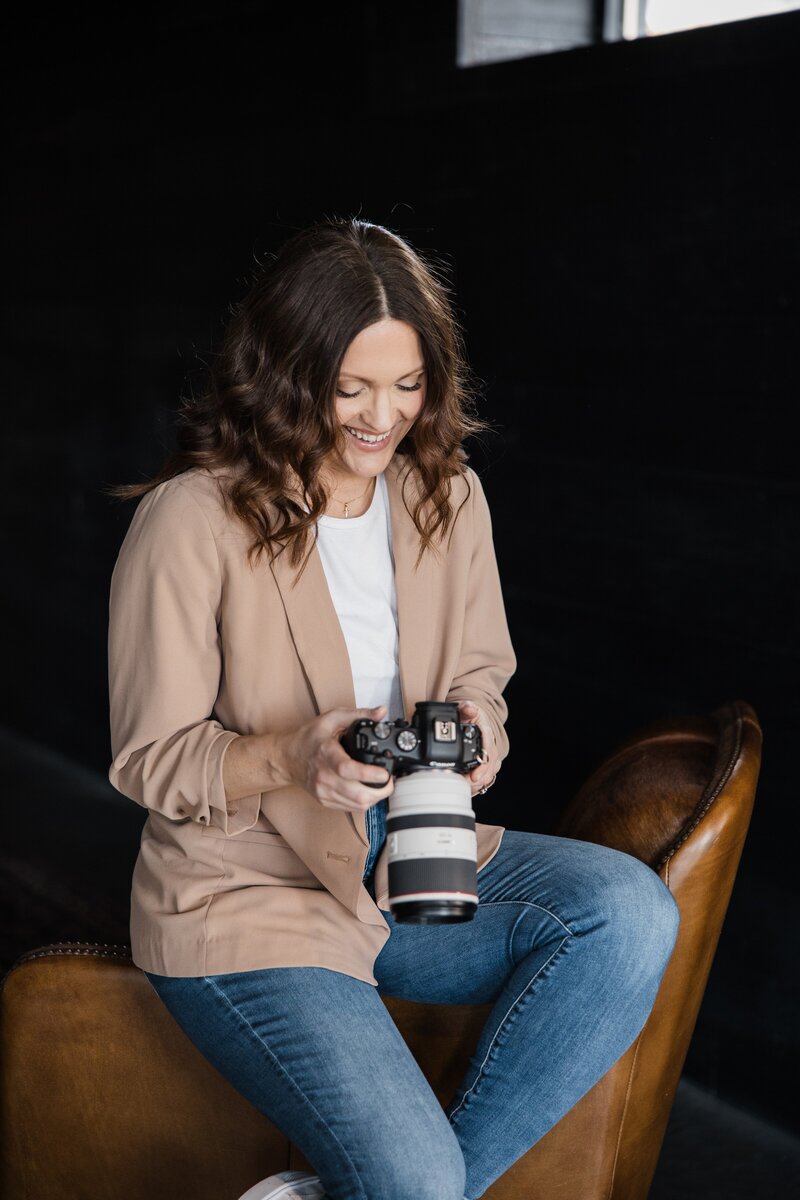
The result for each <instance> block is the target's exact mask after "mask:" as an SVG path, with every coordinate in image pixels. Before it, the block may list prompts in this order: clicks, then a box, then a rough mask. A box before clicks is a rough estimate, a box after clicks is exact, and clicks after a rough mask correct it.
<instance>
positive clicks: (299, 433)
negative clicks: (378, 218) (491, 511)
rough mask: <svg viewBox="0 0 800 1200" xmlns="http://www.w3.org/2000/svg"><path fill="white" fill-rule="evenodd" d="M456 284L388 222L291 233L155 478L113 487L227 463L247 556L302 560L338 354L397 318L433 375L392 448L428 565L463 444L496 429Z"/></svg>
mask: <svg viewBox="0 0 800 1200" xmlns="http://www.w3.org/2000/svg"><path fill="white" fill-rule="evenodd" d="M450 291H451V289H450V286H449V282H448V280H447V274H446V270H445V268H444V267H443V266H442V264H441V263H439V262H438V261H436V260H434V259H433V258H432V257H430V258H423V256H422V255H421V254H420V253H419V252H417V251H416V250H414V249H413V248H412V247H411V246H410V245H409V244H408V243H407V242H406V241H404V240H403V238H401V237H400V236H399V235H398V234H396V233H393V232H392V231H391V230H389V229H386V228H385V227H384V226H382V225H374V224H372V223H370V222H368V221H363V220H360V219H358V218H354V217H350V218H343V217H330V218H327V219H326V220H324V221H321V222H319V223H317V224H314V225H311V226H310V227H308V228H306V229H302V230H300V231H299V232H296V233H294V234H293V235H292V236H291V237H289V238H288V240H287V241H286V242H284V244H283V245H282V246H281V248H280V249H279V250H278V252H277V253H276V254H274V255H271V256H270V259H269V261H268V262H267V264H266V265H265V266H263V267H262V268H261V269H260V270H259V272H258V273H257V275H256V276H255V278H254V279H253V281H252V284H251V286H250V288H249V290H248V292H247V294H246V295H245V296H244V298H243V299H242V300H241V301H240V303H239V304H237V305H236V306H235V307H234V308H233V309H232V314H231V319H230V321H229V322H228V325H227V327H226V330H225V335H224V338H223V341H222V346H221V348H220V351H219V353H218V354H217V355H216V356H215V357H214V359H213V360H212V363H211V365H210V368H209V372H208V379H207V384H206V386H205V387H204V389H203V390H202V391H201V392H199V393H198V394H197V395H196V396H195V395H190V396H187V397H186V398H185V399H184V400H183V401H182V404H181V407H180V409H179V411H178V415H177V420H176V429H177V438H176V443H177V449H176V450H175V452H174V453H173V454H171V455H170V457H169V458H168V459H167V460H166V461H165V462H164V464H163V465H162V467H161V468H160V470H159V471H158V472H157V473H156V474H155V475H154V476H153V477H152V478H151V479H149V480H147V481H146V482H144V483H135V484H121V485H117V486H115V487H110V488H107V489H106V492H107V494H109V495H111V496H113V497H115V498H117V499H123V500H127V499H132V498H136V497H140V496H143V495H145V494H146V493H147V492H149V491H152V489H153V488H155V487H157V486H158V485H159V484H161V483H163V482H165V481H166V480H168V479H172V478H174V477H175V476H176V475H180V474H182V473H183V472H184V471H188V470H191V469H192V468H205V469H209V468H224V469H227V470H226V471H225V472H224V478H225V483H224V486H222V495H223V501H224V504H225V507H226V510H227V511H228V513H229V515H234V514H235V515H236V516H238V517H239V518H240V519H241V520H242V521H243V522H244V524H245V525H246V526H247V528H248V529H249V531H250V532H251V533H252V535H253V541H252V543H251V544H250V546H249V548H248V558H249V559H250V561H251V563H252V559H253V557H254V556H255V558H256V559H257V558H258V556H259V555H260V554H261V553H262V551H266V552H267V554H268V556H269V558H270V560H272V559H273V558H274V557H275V556H276V555H277V554H279V553H282V552H283V551H284V550H286V549H288V551H289V556H290V559H289V560H290V562H291V563H292V565H293V566H299V565H300V563H301V560H303V558H304V554H305V551H306V546H307V542H308V538H309V532H310V531H313V528H314V526H315V524H316V522H317V519H318V518H319V517H320V515H321V514H322V513H324V511H325V507H326V504H327V501H328V496H327V493H326V491H325V489H324V487H323V484H322V481H321V478H320V468H321V466H322V464H323V462H324V460H325V459H326V458H327V456H328V455H329V454H330V453H331V451H332V450H334V449H335V448H337V446H340V444H341V443H340V442H339V439H343V437H344V434H343V432H342V430H341V428H340V426H339V423H338V421H337V419H336V410H335V392H336V386H337V382H338V377H339V371H340V369H341V364H342V360H343V359H344V356H345V353H346V351H347V348H348V346H349V345H350V343H351V342H352V340H353V338H355V337H356V335H357V334H359V333H360V332H361V331H362V330H363V329H365V328H366V327H367V326H369V325H372V324H374V322H376V321H380V320H383V319H384V318H387V317H390V318H393V319H394V320H397V321H404V322H406V323H407V324H408V325H410V326H412V328H413V329H415V330H416V332H417V335H418V337H419V340H420V345H421V348H422V353H423V358H424V364H425V370H426V381H427V389H426V397H425V403H424V405H423V407H422V409H421V411H420V413H419V416H418V417H417V419H416V421H415V423H414V425H413V426H412V427H411V429H410V430H409V431H408V433H407V435H406V436H405V437H404V438H403V440H402V441H401V442H400V444H399V446H398V447H397V452H398V453H400V454H403V455H404V456H405V457H406V459H407V461H409V463H410V464H411V466H413V467H414V468H416V487H415V488H414V492H415V495H414V497H413V507H409V502H408V498H407V496H406V485H407V484H408V481H409V479H410V478H411V474H412V472H409V473H408V474H406V476H405V479H404V484H403V501H404V503H405V505H406V508H407V509H408V512H409V514H410V516H411V517H412V519H413V521H414V524H415V525H416V527H417V530H418V532H419V536H420V552H419V556H418V558H417V563H419V561H420V558H421V557H422V555H423V553H424V552H425V550H426V549H428V548H431V547H433V542H434V537H438V538H439V539H442V538H443V537H444V536H445V534H446V533H447V531H448V529H450V528H451V526H452V525H453V524H454V522H455V519H456V517H457V516H458V511H459V510H455V511H454V509H453V505H452V504H451V499H450V497H451V491H452V483H451V479H452V477H453V476H454V475H458V474H464V473H465V464H466V461H467V455H466V453H465V451H464V448H463V445H462V443H463V442H464V440H465V438H466V437H468V436H470V435H474V434H477V433H480V432H483V431H484V430H488V429H490V428H491V426H490V425H489V424H488V423H487V422H485V421H483V420H481V419H479V418H478V417H477V415H476V413H475V399H476V394H477V393H476V390H475V388H474V386H473V383H472V378H473V377H472V373H471V371H470V369H469V367H468V365H467V362H466V357H465V354H464V347H463V339H462V335H461V331H460V328H459V326H458V324H457V321H456V318H455V316H454V313H453V311H452V308H451V305H450V301H449V293H450ZM219 482H220V484H221V485H222V478H221V479H220V480H219ZM298 489H302V494H300V492H299V490H298ZM293 497H294V498H293ZM462 503H463V502H462ZM304 505H305V507H304ZM459 509H460V506H459ZM312 544H313V543H312Z"/></svg>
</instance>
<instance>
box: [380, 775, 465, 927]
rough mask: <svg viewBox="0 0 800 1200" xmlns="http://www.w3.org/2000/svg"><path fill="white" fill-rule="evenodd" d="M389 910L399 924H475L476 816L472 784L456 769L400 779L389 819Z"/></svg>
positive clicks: (387, 829)
mask: <svg viewBox="0 0 800 1200" xmlns="http://www.w3.org/2000/svg"><path fill="white" fill-rule="evenodd" d="M386 839H387V854H388V867H389V909H390V911H391V914H392V916H393V918H394V919H395V921H399V922H413V923H415V924H423V925H426V924H427V925H441V924H449V923H454V922H457V921H470V920H472V918H473V916H474V915H475V910H476V909H477V906H478V884H477V868H476V861H477V842H476V838H475V813H474V812H473V809H472V794H471V789H470V786H469V782H468V781H467V780H466V779H465V777H464V776H463V775H460V774H458V773H457V772H455V771H451V770H442V769H434V770H430V771H425V770H423V771H415V772H414V773H413V774H410V775H404V776H402V777H401V778H399V779H397V780H396V781H395V786H394V792H393V793H392V795H391V796H390V797H389V812H388V817H387V821H386Z"/></svg>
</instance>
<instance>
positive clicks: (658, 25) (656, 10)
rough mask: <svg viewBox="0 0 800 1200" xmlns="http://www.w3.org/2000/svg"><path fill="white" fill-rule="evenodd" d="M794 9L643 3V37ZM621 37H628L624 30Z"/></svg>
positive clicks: (756, 1)
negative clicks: (623, 35) (644, 35)
mask: <svg viewBox="0 0 800 1200" xmlns="http://www.w3.org/2000/svg"><path fill="white" fill-rule="evenodd" d="M797 8H800V3H793V2H792V0H783V2H781V0H646V2H645V4H644V26H645V28H644V32H645V34H646V35H653V34H659V33H676V32H677V31H678V30H680V29H698V28H699V27H700V26H701V25H722V24H724V23H725V22H726V21H745V20H747V19H748V18H749V17H768V16H771V15H772V14H774V13H783V12H791V11H792V9H797ZM625 36H626V37H630V36H631V34H630V33H629V32H628V30H626V31H625ZM633 36H639V35H638V34H634V35H633Z"/></svg>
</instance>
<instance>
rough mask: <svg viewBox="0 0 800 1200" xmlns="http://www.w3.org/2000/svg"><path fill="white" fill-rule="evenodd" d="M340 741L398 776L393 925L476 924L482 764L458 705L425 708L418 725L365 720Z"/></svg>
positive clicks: (392, 844)
mask: <svg viewBox="0 0 800 1200" xmlns="http://www.w3.org/2000/svg"><path fill="white" fill-rule="evenodd" d="M340 740H341V743H342V746H343V747H344V749H345V750H346V751H347V753H348V754H349V755H350V757H351V758H355V759H357V760H358V761H359V762H364V763H370V764H371V765H373V766H379V767H385V768H386V770H387V771H388V772H389V774H390V775H393V776H395V786H394V791H393V792H392V795H391V796H390V797H389V805H388V813H387V820H386V840H387V849H388V867H389V908H390V911H391V913H392V916H393V918H394V919H395V920H396V921H399V922H411V923H415V924H445V923H452V922H456V921H469V920H471V919H472V917H473V916H474V914H475V910H476V909H477V906H478V894H477V867H476V862H477V842H476V838H475V813H474V812H473V810H472V793H471V789H470V786H469V782H468V780H467V779H466V778H465V775H466V773H467V772H468V771H471V770H472V768H473V767H476V766H477V765H478V764H479V763H480V762H481V761H482V757H481V756H482V742H481V734H480V730H479V729H478V727H477V725H471V724H468V723H461V722H459V720H458V705H457V704H452V703H449V702H447V701H437V700H422V701H420V702H419V703H418V704H417V705H416V706H415V712H414V717H413V719H412V720H411V721H406V720H396V721H370V720H368V719H361V720H358V721H354V722H353V724H352V725H351V726H350V727H349V728H348V729H347V730H346V731H345V733H344V734H343V735H342V738H341V739H340ZM368 786H370V787H378V788H380V787H384V786H385V785H384V784H370V785H368Z"/></svg>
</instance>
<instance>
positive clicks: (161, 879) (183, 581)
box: [108, 455, 516, 984]
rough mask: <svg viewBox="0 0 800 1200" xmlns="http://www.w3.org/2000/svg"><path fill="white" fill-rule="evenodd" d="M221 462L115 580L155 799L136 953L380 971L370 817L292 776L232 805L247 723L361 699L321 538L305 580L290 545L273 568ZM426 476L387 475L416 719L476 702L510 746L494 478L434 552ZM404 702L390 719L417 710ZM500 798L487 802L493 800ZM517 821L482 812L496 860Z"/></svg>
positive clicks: (116, 661)
mask: <svg viewBox="0 0 800 1200" xmlns="http://www.w3.org/2000/svg"><path fill="white" fill-rule="evenodd" d="M221 475H222V472H221V471H219V470H214V471H205V470H199V469H194V470H190V471H186V472H184V473H183V474H182V475H180V476H178V477H176V478H175V479H171V480H169V481H167V482H166V483H163V484H160V485H159V486H158V487H157V488H155V489H154V490H153V491H152V492H149V493H148V494H147V495H146V496H144V497H143V499H142V500H141V501H140V502H139V505H138V507H137V508H136V511H135V512H134V515H133V518H132V521H131V524H130V527H129V529H128V532H127V534H126V536H125V539H124V541H123V543H122V547H121V549H120V552H119V557H118V559H117V562H116V565H115V567H114V572H113V575H112V578H111V591H110V606H109V641H108V665H109V693H110V722H111V749H112V755H113V761H112V763H111V767H110V769H109V772H108V777H109V779H110V780H111V783H112V784H113V785H114V787H115V788H117V789H118V790H119V791H120V792H122V793H123V794H124V795H125V796H128V797H130V799H132V800H135V801H136V802H137V803H138V804H141V805H143V806H144V807H145V808H147V809H148V817H147V820H146V822H145V825H144V828H143V830H142V839H141V847H140V850H139V855H138V858H137V860H136V865H135V867H134V872H133V884H132V893H131V947H132V953H133V959H134V962H136V963H137V964H138V965H139V966H140V967H142V968H144V969H145V970H148V971H152V972H155V973H156V974H160V975H175V976H189V975H214V974H222V973H227V972H231V971H247V970H256V969H258V968H262V967H282V966H318V967H328V968H331V969H333V970H337V971H342V972H344V973H345V974H348V975H352V976H354V977H356V978H357V979H363V980H365V981H366V982H368V983H372V984H374V983H375V982H376V980H375V977H374V975H373V972H372V968H373V964H374V962H375V959H376V957H377V955H378V954H379V953H380V950H381V948H382V946H383V945H384V942H385V940H386V938H387V937H388V936H389V927H388V925H387V923H386V921H385V919H384V917H383V915H382V913H381V911H380V909H381V908H383V910H384V911H386V910H388V882H387V875H388V872H387V864H386V847H385V846H384V847H383V849H382V851H381V854H380V856H379V858H378V861H377V863H376V873H375V893H376V900H373V899H372V897H371V896H370V894H369V892H368V891H367V889H366V888H365V887H364V885H363V882H362V877H363V873H364V866H365V863H366V857H367V852H368V849H369V841H368V838H367V833H366V822H365V818H364V815H363V814H356V813H347V812H344V811H341V810H339V811H337V810H333V809H328V808H326V807H324V806H323V805H321V804H320V803H319V801H317V800H316V799H315V798H314V797H313V796H312V795H311V794H310V793H309V792H306V791H305V790H304V789H302V788H300V787H295V786H290V787H285V788H278V789H274V790H271V791H267V792H264V793H261V794H254V795H252V796H247V797H245V798H243V799H241V800H239V801H238V805H237V809H236V811H235V812H234V813H230V814H227V813H226V804H225V791H224V787H223V782H222V765H223V760H224V755H225V751H226V749H227V747H228V746H229V745H230V743H231V742H232V741H233V740H234V738H237V737H240V736H242V735H245V734H254V733H263V732H265V731H268V730H271V731H276V732H280V731H283V730H290V729H293V728H295V727H297V726H298V725H300V724H303V723H304V722H306V721H308V720H310V719H312V718H313V717H314V716H316V715H317V714H318V713H321V712H325V711H327V710H329V709H331V708H336V707H339V706H346V707H349V708H354V707H355V696H354V691H353V678H352V674H351V670H350V660H349V657H348V653H347V646H346V644H345V640H344V636H343V634H342V630H341V626H340V624H339V620H338V617H337V615H336V611H335V609H334V606H333V602H332V600H331V596H330V592H329V590H328V586H327V581H326V578H325V573H324V570H323V567H322V561H321V558H320V556H319V553H318V551H317V549H316V548H314V549H313V551H312V553H311V556H310V559H309V562H308V565H307V567H306V569H305V571H304V572H303V574H302V576H301V577H300V579H299V581H297V582H295V580H296V572H295V571H294V570H293V569H292V568H291V567H290V566H289V564H288V562H286V561H285V560H286V557H287V556H286V555H281V556H280V557H279V558H278V559H277V561H276V562H274V563H273V564H271V565H270V564H269V563H268V562H267V561H266V556H263V557H262V559H261V560H260V562H259V563H258V565H257V566H256V567H255V568H251V567H250V566H249V564H248V562H247V558H246V549H247V545H248V544H249V540H250V534H249V532H248V531H247V530H246V529H245V527H244V526H243V525H242V524H241V522H239V521H238V519H232V518H230V517H228V516H226V514H225V512H224V509H223V505H222V500H221V497H220V494H219V484H218V479H219V478H220V477H221ZM405 476H408V487H407V494H408V495H409V497H410V499H409V504H411V502H412V499H413V496H414V473H413V471H412V470H411V469H410V464H409V463H408V461H407V459H405V457H404V456H401V455H395V457H394V458H393V459H392V461H391V463H390V465H389V466H388V467H387V469H386V482H387V485H388V493H389V504H390V517H391V527H392V541H393V555H394V561H395V579H396V591H397V609H398V624H399V669H400V679H401V686H402V693H403V701H404V704H405V715H406V716H407V717H409V718H410V717H411V716H412V715H413V712H414V705H415V703H416V702H417V701H418V700H460V699H469V700H474V701H475V702H476V703H478V704H480V705H481V706H482V707H483V708H484V709H485V710H486V712H487V713H488V715H489V718H490V720H491V722H492V725H493V727H494V732H495V737H496V739H497V743H498V748H499V752H500V754H501V756H502V757H505V755H506V754H507V753H508V739H507V736H506V733H505V730H504V727H503V726H504V722H505V719H506V715H507V709H506V705H505V702H504V700H503V698H502V692H503V689H504V688H505V686H506V683H507V681H508V679H509V678H510V676H511V675H512V673H513V671H514V669H515V666H516V661H515V657H514V652H513V649H512V646H511V641H510V638H509V633H508V627H507V624H506V616H505V611H504V607H503V599H502V593H501V588H500V581H499V578H498V573H497V565H496V561H495V554H494V547H493V544H492V535H491V521H490V515H489V509H488V506H487V503H486V498H485V495H484V492H483V488H482V487H481V484H480V480H479V479H478V477H477V475H476V474H475V472H474V471H473V470H472V469H471V468H468V469H467V472H466V475H465V476H458V477H456V478H455V479H454V480H453V485H454V487H453V500H454V502H455V505H456V507H457V506H458V504H459V503H460V501H461V500H462V499H463V497H464V496H465V495H466V493H467V490H468V489H467V480H468V481H469V485H470V487H469V490H470V492H471V494H470V496H469V498H468V500H467V502H466V504H465V505H464V507H463V508H462V510H461V512H460V514H459V516H458V519H457V520H456V523H455V526H454V529H453V534H452V539H451V541H450V543H449V546H448V544H447V542H445V544H444V546H443V547H441V549H440V553H439V555H438V557H436V556H434V555H432V554H431V552H430V551H426V553H425V554H424V556H423V558H422V562H421V564H420V566H419V568H418V569H417V570H416V571H415V569H414V564H415V561H416V557H417V550H418V546H419V538H418V534H417V531H416V529H415V527H414V524H413V522H412V520H411V518H410V516H409V514H408V512H407V510H406V508H405V505H404V503H403V500H402V497H401V487H402V483H403V478H404V477H405ZM399 715H400V714H396V713H393V714H391V716H393V717H395V716H399ZM490 797H491V792H489V793H487V794H486V796H485V797H481V798H480V799H478V800H477V802H476V803H477V806H478V811H479V812H480V808H481V806H488V805H489V804H490V803H491V800H490V799H489V798H490ZM502 834H503V827H502V826H499V825H486V824H481V823H478V826H477V838H478V867H479V869H480V868H481V867H483V866H485V864H486V863H487V862H488V861H489V859H490V858H491V857H492V856H493V855H494V854H495V853H496V851H497V848H498V846H499V845H500V839H501V837H502Z"/></svg>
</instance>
